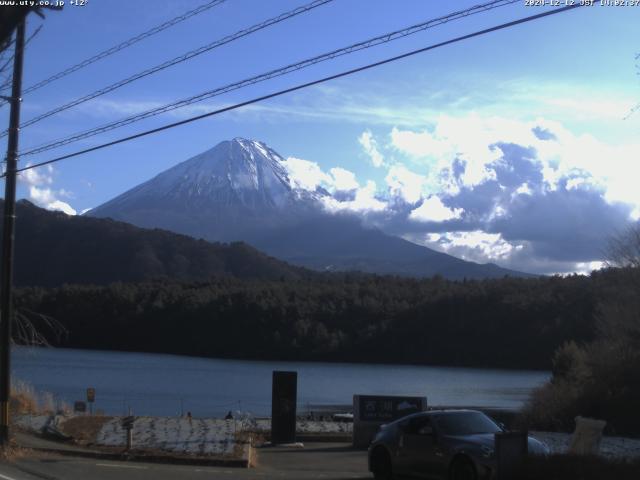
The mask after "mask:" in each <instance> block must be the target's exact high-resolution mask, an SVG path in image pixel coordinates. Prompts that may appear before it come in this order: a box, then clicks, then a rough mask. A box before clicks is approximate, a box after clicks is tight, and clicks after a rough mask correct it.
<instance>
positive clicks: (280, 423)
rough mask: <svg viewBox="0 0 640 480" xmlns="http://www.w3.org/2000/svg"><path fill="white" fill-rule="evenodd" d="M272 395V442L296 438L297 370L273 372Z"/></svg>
mask: <svg viewBox="0 0 640 480" xmlns="http://www.w3.org/2000/svg"><path fill="white" fill-rule="evenodd" d="M272 388H273V390H272V396H271V443H293V442H295V440H296V401H297V396H298V395H297V394H298V373H297V372H276V371H274V372H273V387H272Z"/></svg>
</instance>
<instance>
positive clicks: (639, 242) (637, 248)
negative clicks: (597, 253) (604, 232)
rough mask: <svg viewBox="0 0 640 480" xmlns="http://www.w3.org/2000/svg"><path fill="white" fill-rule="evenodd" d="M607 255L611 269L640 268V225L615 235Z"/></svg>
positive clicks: (610, 241)
mask: <svg viewBox="0 0 640 480" xmlns="http://www.w3.org/2000/svg"><path fill="white" fill-rule="evenodd" d="M605 253H606V256H607V260H606V263H607V265H608V266H610V267H623V268H624V267H632V268H640V223H635V224H634V225H631V226H630V227H628V228H627V229H626V230H624V231H622V232H621V233H618V234H617V235H613V236H612V237H611V238H610V239H609V242H608V244H607V248H606V251H605Z"/></svg>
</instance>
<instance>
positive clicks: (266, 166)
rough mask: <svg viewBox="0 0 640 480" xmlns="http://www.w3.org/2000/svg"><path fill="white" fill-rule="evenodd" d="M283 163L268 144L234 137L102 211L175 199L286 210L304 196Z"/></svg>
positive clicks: (200, 204) (185, 202)
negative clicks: (140, 201)
mask: <svg viewBox="0 0 640 480" xmlns="http://www.w3.org/2000/svg"><path fill="white" fill-rule="evenodd" d="M283 160H284V159H283V158H282V157H281V156H280V155H279V154H278V153H277V152H275V151H274V150H272V149H271V148H269V147H268V146H267V145H266V144H265V143H263V142H259V141H256V140H247V139H244V138H240V137H238V138H234V139H233V140H230V141H223V142H221V143H219V144H218V145H216V146H215V147H213V148H212V149H210V150H207V151H205V152H203V153H201V154H199V155H196V156H195V157H192V158H190V159H188V160H186V161H184V162H182V163H179V164H178V165H176V166H174V167H172V168H170V169H168V170H165V171H164V172H162V173H160V174H159V175H157V176H156V177H154V178H152V179H151V180H149V181H147V182H145V183H143V184H141V185H139V186H138V187H136V188H134V189H132V190H129V191H128V192H125V193H124V194H122V195H120V196H119V197H116V198H114V199H113V200H112V201H111V202H108V203H106V204H105V205H103V208H106V209H108V208H110V207H112V206H116V205H122V204H126V203H129V202H130V201H132V200H135V201H136V202H137V201H139V200H141V199H143V198H147V199H148V200H152V199H153V201H155V202H156V203H157V202H160V203H162V201H163V200H167V199H172V200H173V201H175V202H177V203H178V204H181V205H185V206H189V205H194V204H195V206H196V207H198V208H206V206H207V204H209V203H210V204H211V206H215V207H216V208H220V207H224V206H229V205H230V204H233V205H234V206H244V207H246V208H247V209H249V210H251V211H256V210H258V211H261V210H264V209H273V208H277V209H281V208H283V207H285V206H286V205H288V204H289V203H290V202H291V201H293V200H295V199H298V198H299V195H297V194H296V193H295V192H294V190H293V189H292V188H291V182H290V179H289V176H288V174H287V170H286V168H285V167H284V165H283V163H282V162H283Z"/></svg>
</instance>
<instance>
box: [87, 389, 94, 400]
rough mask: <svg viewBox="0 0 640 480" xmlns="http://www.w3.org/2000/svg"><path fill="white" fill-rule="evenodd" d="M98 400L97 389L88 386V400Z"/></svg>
mask: <svg viewBox="0 0 640 480" xmlns="http://www.w3.org/2000/svg"><path fill="white" fill-rule="evenodd" d="M95 401H96V389H95V388H87V402H89V403H93V402H95Z"/></svg>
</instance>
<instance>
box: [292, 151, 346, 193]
mask: <svg viewBox="0 0 640 480" xmlns="http://www.w3.org/2000/svg"><path fill="white" fill-rule="evenodd" d="M282 163H283V165H284V167H285V168H286V169H287V172H288V173H289V180H290V181H291V183H292V185H291V186H292V187H293V188H302V189H305V190H310V191H314V190H315V189H316V188H317V187H319V186H321V185H323V184H332V183H333V179H332V178H331V176H329V175H327V174H326V173H325V172H323V171H322V169H321V168H320V165H318V164H317V163H316V162H312V161H310V160H303V159H301V158H295V157H289V158H287V159H286V160H284V161H283V162H282Z"/></svg>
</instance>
